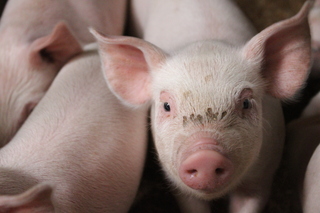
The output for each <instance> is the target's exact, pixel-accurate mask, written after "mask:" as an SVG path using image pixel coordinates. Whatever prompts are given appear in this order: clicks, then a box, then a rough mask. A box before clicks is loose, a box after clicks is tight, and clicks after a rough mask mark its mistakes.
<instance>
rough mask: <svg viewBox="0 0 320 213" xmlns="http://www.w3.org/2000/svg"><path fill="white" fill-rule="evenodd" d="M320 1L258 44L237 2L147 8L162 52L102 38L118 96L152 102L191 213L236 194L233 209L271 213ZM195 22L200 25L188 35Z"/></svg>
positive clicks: (167, 167)
mask: <svg viewBox="0 0 320 213" xmlns="http://www.w3.org/2000/svg"><path fill="white" fill-rule="evenodd" d="M137 2H139V1H137ZM142 2H145V1H142ZM312 3H313V2H312V1H308V2H307V3H305V5H304V6H303V8H302V9H301V11H300V12H299V13H298V14H297V15H296V16H294V17H292V18H290V19H287V20H284V21H282V22H279V23H276V24H273V25H272V26H270V27H268V28H267V29H265V30H263V31H262V32H260V33H259V34H257V35H256V36H254V37H252V38H251V39H250V40H249V36H250V35H251V34H253V32H251V31H250V30H251V29H252V28H251V27H250V26H251V25H250V24H248V23H246V22H244V23H241V21H245V20H246V19H245V18H244V17H243V15H242V14H241V12H240V11H239V9H237V7H236V6H235V5H234V3H233V2H231V1H187V2H183V3H182V2H176V1H174V2H173V1H161V3H160V1H152V3H151V2H149V4H147V5H145V7H141V8H142V11H143V10H144V11H145V12H146V13H147V15H146V16H145V18H142V19H141V20H144V23H145V24H147V26H149V27H150V28H146V29H145V30H144V29H143V28H142V33H141V36H143V38H145V39H146V38H149V39H148V40H149V41H150V42H154V43H157V45H159V46H160V47H157V46H155V45H153V44H151V43H149V42H147V41H144V40H142V39H138V38H133V37H121V36H120V37H118V36H104V35H102V34H99V33H98V32H95V31H93V33H94V34H95V36H96V38H97V40H98V43H99V46H100V47H99V48H100V54H101V56H102V57H101V59H102V63H103V67H104V70H105V72H104V73H105V77H106V79H107V81H108V85H109V87H110V88H111V90H112V91H113V93H114V94H115V95H116V96H117V97H118V98H120V99H121V100H123V101H125V102H126V103H127V104H129V105H133V106H139V105H143V104H145V103H147V102H150V103H151V104H152V111H151V122H152V133H153V137H154V142H155V146H156V149H157V152H158V157H159V161H160V163H161V165H162V168H163V170H164V172H165V174H166V176H167V178H168V179H169V181H170V182H171V183H172V185H173V188H174V189H175V191H176V195H177V199H178V202H179V205H180V208H181V211H182V212H197V213H199V212H210V206H209V201H210V200H212V199H215V198H219V197H221V196H224V195H226V194H230V207H229V209H230V212H243V213H249V212H252V213H257V212H259V211H261V210H262V209H263V208H264V205H265V203H266V201H267V200H268V196H269V193H270V187H271V184H272V180H273V176H274V172H275V171H276V169H277V168H278V164H279V161H280V159H281V155H282V148H283V142H284V133H285V130H284V119H283V115H282V110H281V104H280V100H286V99H291V98H293V97H294V96H295V94H296V93H297V92H298V90H299V89H300V88H301V87H302V85H303V84H304V82H305V79H306V78H307V76H308V71H309V66H310V57H311V56H310V55H311V48H310V33H309V26H308V20H307V16H308V12H309V9H310V7H311V5H312ZM141 6H142V5H141ZM155 9H157V10H158V11H159V13H160V12H163V13H162V14H157V15H155V14H154V13H153V12H155V11H156V10H155ZM148 12H149V13H148ZM165 12H168V13H165ZM232 12H234V13H232ZM136 14H137V15H139V14H140V13H136ZM173 14H179V15H181V17H176V16H173ZM218 14H221V15H222V16H221V17H220V16H219V17H217V15H218ZM232 14H235V17H236V18H237V19H232V18H230V17H229V15H231V16H232ZM170 15H172V16H170ZM227 16H228V17H227ZM195 17H196V18H195ZM183 18H185V19H183ZM188 18H190V19H191V20H192V21H194V22H195V24H194V25H191V27H186V28H183V26H189V25H190V22H189V21H190V20H189V19H188ZM211 18H212V19H211ZM151 20H153V21H152V22H151ZM181 20H183V22H180V21H181ZM221 20H222V21H221ZM149 21H150V22H149ZM157 21H158V25H156V24H155V23H157ZM203 21H204V22H203ZM238 21H240V23H238ZM209 22H210V23H211V22H213V23H216V25H214V24H212V25H207V24H208V23H209ZM177 23H179V24H177ZM148 24H149V25H148ZM175 24H177V25H175ZM184 24H185V25H184ZM208 26H210V27H208ZM214 26H215V28H211V27H214ZM148 29H150V30H148ZM232 29H234V31H230V30H232ZM138 30H139V29H138ZM153 30H154V32H153ZM170 30H173V31H171V33H172V35H170ZM180 30H181V31H180ZM247 31H249V32H247ZM202 32H203V33H204V34H203V35H202V34H201V33H202ZM205 32H208V34H206V33H205ZM239 32H244V33H239ZM149 33H150V34H149ZM158 33H159V34H158ZM162 33H163V34H162ZM210 33H212V35H210ZM215 34H216V35H218V36H215ZM151 35H152V36H151ZM162 35H163V36H162ZM167 35H168V36H167ZM224 35H225V37H224ZM190 36H191V37H190ZM157 37H158V38H157ZM202 39H204V40H202ZM208 39H209V40H208ZM210 39H211V40H210ZM212 39H214V40H212ZM197 40H199V41H197ZM247 40H248V41H247ZM155 41H157V42H155ZM246 41H247V42H246ZM245 42H246V43H245ZM163 49H164V50H163Z"/></svg>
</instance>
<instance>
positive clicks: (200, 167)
mask: <svg viewBox="0 0 320 213" xmlns="http://www.w3.org/2000/svg"><path fill="white" fill-rule="evenodd" d="M233 170H234V169H233V163H232V162H231V161H230V160H229V159H228V158H226V157H225V156H223V155H222V154H220V153H219V152H217V151H215V150H203V149H202V150H198V151H196V152H193V153H191V154H190V155H189V156H188V157H187V158H185V159H184V160H183V162H182V163H181V165H180V169H179V175H180V178H181V180H182V181H183V182H184V183H185V184H186V185H187V186H189V187H190V188H192V189H196V190H201V191H206V192H212V191H215V190H217V189H218V188H220V187H222V186H223V185H225V183H226V182H227V181H228V180H229V178H230V177H231V176H232V174H233Z"/></svg>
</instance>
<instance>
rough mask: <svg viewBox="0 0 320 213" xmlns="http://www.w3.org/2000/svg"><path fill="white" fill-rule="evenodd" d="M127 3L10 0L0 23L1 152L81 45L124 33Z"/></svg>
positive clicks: (112, 0) (75, 0)
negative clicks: (99, 33) (94, 33)
mask: <svg viewBox="0 0 320 213" xmlns="http://www.w3.org/2000/svg"><path fill="white" fill-rule="evenodd" d="M125 10H126V0H105V1H90V0H85V1H81V2H80V3H79V1H77V0H58V1H52V0H10V1H8V3H7V5H6V7H5V9H4V12H3V15H2V17H1V23H0V148H1V147H2V146H4V145H5V144H6V143H7V142H8V141H10V139H11V138H12V136H13V135H14V134H15V133H16V131H17V130H18V129H19V128H20V126H21V125H22V123H23V122H24V121H25V119H26V118H27V117H28V115H29V114H30V112H31V111H32V109H33V108H34V107H35V105H36V104H37V103H38V102H39V100H40V99H41V98H42V97H43V95H44V93H45V92H46V90H47V89H48V87H49V86H50V84H51V82H52V80H53V79H54V77H55V76H56V74H57V73H58V71H59V70H60V69H61V67H62V66H63V65H64V64H66V62H67V61H68V60H70V58H72V57H74V56H75V55H77V54H79V53H80V52H81V45H83V44H88V43H91V42H93V41H94V38H93V37H92V35H91V34H90V33H89V31H88V27H89V26H93V27H95V28H98V29H99V30H101V31H102V32H105V33H108V34H115V35H120V34H122V31H123V25H124V19H125Z"/></svg>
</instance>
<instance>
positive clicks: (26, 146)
mask: <svg viewBox="0 0 320 213" xmlns="http://www.w3.org/2000/svg"><path fill="white" fill-rule="evenodd" d="M146 118H147V107H140V108H136V109H131V108H128V107H126V106H124V105H122V104H121V102H120V101H119V100H118V99H117V98H116V97H114V95H113V94H112V93H111V92H110V91H109V89H108V87H107V84H106V82H105V80H104V78H103V74H102V71H101V64H100V59H99V56H98V53H97V51H96V50H95V51H94V50H88V51H87V52H85V53H83V54H81V55H80V56H78V57H76V58H75V59H73V60H72V61H70V62H69V63H68V64H67V65H66V66H64V67H63V68H62V70H61V71H60V73H59V74H58V75H57V77H56V79H55V80H54V82H53V84H52V86H51V87H50V89H49V90H48V92H47V94H46V95H45V96H44V98H43V99H42V100H41V101H40V103H39V104H38V105H37V107H36V108H35V109H34V111H33V113H32V114H31V115H30V116H29V118H28V119H27V120H26V122H25V124H24V125H23V126H22V127H21V129H20V130H19V131H18V133H17V134H16V136H15V137H14V138H13V139H12V140H11V141H10V143H8V144H7V145H6V146H4V147H3V148H2V149H1V150H0V195H1V196H0V212H27V210H28V211H30V212H61V213H68V212H70V213H71V212H77V213H81V212H90V213H95V212H97V213H98V212H99V213H107V212H108V213H118V212H119V213H122V212H123V213H125V212H128V210H129V208H130V206H131V204H132V202H133V200H134V198H135V195H136V192H137V190H138V186H139V183H140V179H141V175H142V170H143V166H144V158H145V151H146V144H147V143H146V132H147V131H146V128H147V119H146Z"/></svg>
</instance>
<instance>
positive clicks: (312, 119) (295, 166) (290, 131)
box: [286, 93, 320, 213]
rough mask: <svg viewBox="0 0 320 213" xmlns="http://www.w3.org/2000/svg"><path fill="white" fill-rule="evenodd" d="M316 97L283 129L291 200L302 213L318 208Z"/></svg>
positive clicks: (318, 117) (318, 100)
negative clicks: (293, 192) (293, 199)
mask: <svg viewBox="0 0 320 213" xmlns="http://www.w3.org/2000/svg"><path fill="white" fill-rule="evenodd" d="M319 106H320V93H318V94H317V95H316V96H314V97H313V98H312V99H311V101H310V103H309V104H308V105H307V107H306V108H305V109H304V111H303V112H302V114H301V116H300V118H298V119H296V120H294V121H292V122H291V123H290V124H289V125H288V127H287V143H288V147H289V149H288V151H287V153H288V154H287V156H288V157H287V160H286V161H287V164H288V175H289V176H290V177H292V178H291V182H292V188H293V190H296V192H297V193H296V196H295V199H296V200H297V201H296V203H298V204H299V206H298V207H299V208H301V209H302V211H303V212H306V213H313V212H318V211H319V208H320V205H319V202H318V200H319V198H320V193H319V186H320V181H319V176H320V173H319V163H320V159H319V158H320V148H319V136H320V134H319V131H320V111H319Z"/></svg>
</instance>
